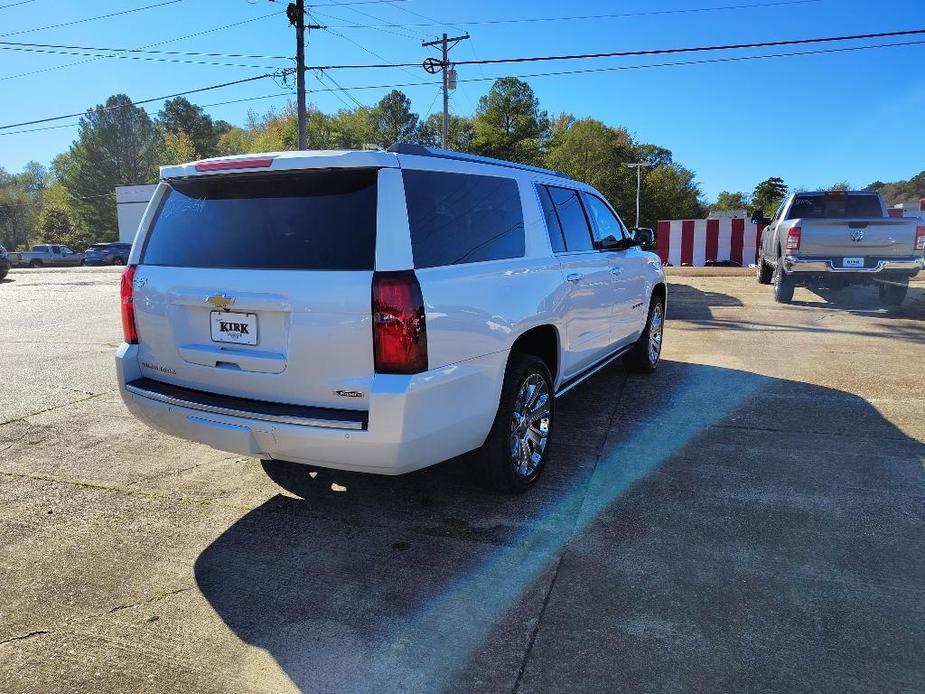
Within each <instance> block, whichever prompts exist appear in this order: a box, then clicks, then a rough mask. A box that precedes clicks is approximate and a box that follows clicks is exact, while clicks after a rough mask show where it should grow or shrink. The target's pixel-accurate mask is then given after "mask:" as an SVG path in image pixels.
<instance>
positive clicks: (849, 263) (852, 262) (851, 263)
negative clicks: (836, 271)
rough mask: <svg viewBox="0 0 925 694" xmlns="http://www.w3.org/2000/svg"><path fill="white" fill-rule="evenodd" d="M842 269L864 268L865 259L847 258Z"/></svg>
mask: <svg viewBox="0 0 925 694" xmlns="http://www.w3.org/2000/svg"><path fill="white" fill-rule="evenodd" d="M841 266H842V267H864V258H845V259H844V260H842V264H841Z"/></svg>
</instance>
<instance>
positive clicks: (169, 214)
mask: <svg viewBox="0 0 925 694" xmlns="http://www.w3.org/2000/svg"><path fill="white" fill-rule="evenodd" d="M376 178H377V170H375V169H346V170H331V169H326V170H321V171H308V172H306V171H300V172H298V173H278V174H263V175H260V176H248V175H237V176H208V177H207V176H202V177H195V178H191V179H188V180H183V181H170V182H169V185H170V191H169V192H168V194H167V196H166V198H165V199H164V200H163V201H162V203H161V205H160V209H159V210H158V212H157V215H156V216H155V219H154V221H153V223H152V227H151V231H150V232H149V234H148V240H147V242H146V245H145V249H144V252H143V256H142V261H141V262H142V263H143V264H145V265H168V266H177V267H202V268H247V269H261V270H372V269H373V260H374V257H375V245H376Z"/></svg>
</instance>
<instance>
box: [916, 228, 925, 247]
mask: <svg viewBox="0 0 925 694" xmlns="http://www.w3.org/2000/svg"><path fill="white" fill-rule="evenodd" d="M915 250H917V251H925V227H916V229H915Z"/></svg>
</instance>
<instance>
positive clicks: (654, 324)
mask: <svg viewBox="0 0 925 694" xmlns="http://www.w3.org/2000/svg"><path fill="white" fill-rule="evenodd" d="M664 327H665V305H664V303H663V302H662V300H661V298H659V297H657V296H653V297H652V300H651V301H650V302H649V316H648V318H647V319H646V327H645V329H644V330H643V331H642V334H641V335H640V336H639V339H638V340H636V344H634V345H633V347H632V348H631V349H630V351H629V352H627V353H626V355H624V357H623V365H624V366H625V367H626V370H627V371H632V372H634V373H644V374H650V373H652V372H653V371H655V368H656V367H657V366H658V362H659V359H661V357H662V334H663V330H664Z"/></svg>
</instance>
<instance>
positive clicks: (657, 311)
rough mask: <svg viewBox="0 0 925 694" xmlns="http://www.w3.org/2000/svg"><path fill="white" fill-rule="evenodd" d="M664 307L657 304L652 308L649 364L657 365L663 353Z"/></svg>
mask: <svg viewBox="0 0 925 694" xmlns="http://www.w3.org/2000/svg"><path fill="white" fill-rule="evenodd" d="M663 323H664V320H663V317H662V305H661V304H655V306H654V307H653V308H652V319H651V320H650V321H649V363H650V364H656V363H657V362H658V358H659V356H660V355H661V353H662V327H663Z"/></svg>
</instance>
